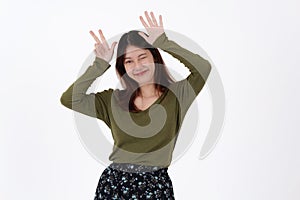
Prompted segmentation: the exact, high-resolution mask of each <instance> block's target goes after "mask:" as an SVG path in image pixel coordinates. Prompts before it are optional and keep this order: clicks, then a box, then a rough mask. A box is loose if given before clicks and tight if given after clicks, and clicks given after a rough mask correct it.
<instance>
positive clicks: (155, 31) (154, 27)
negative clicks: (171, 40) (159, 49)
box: [139, 11, 165, 44]
mask: <svg viewBox="0 0 300 200" xmlns="http://www.w3.org/2000/svg"><path fill="white" fill-rule="evenodd" d="M150 15H151V18H150V16H149V14H148V12H147V11H145V16H146V19H147V21H148V24H147V23H146V22H145V20H144V18H143V17H142V16H140V20H141V22H142V24H143V26H144V27H145V29H146V30H147V32H148V35H149V36H147V35H146V34H145V33H143V32H139V34H140V35H141V36H142V37H143V38H144V39H145V40H146V41H147V42H148V43H149V44H153V43H154V41H155V40H156V39H157V38H158V37H159V36H160V35H161V34H163V33H164V32H165V31H164V28H163V22H162V16H161V15H159V24H158V23H157V21H156V18H155V16H154V14H153V12H150Z"/></svg>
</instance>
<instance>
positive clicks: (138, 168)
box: [108, 162, 168, 173]
mask: <svg viewBox="0 0 300 200" xmlns="http://www.w3.org/2000/svg"><path fill="white" fill-rule="evenodd" d="M108 167H109V168H112V169H116V170H119V171H125V172H134V173H143V172H167V171H168V167H161V166H150V165H138V164H133V163H115V162H113V163H111V164H110V165H109V166H108Z"/></svg>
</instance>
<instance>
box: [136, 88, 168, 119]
mask: <svg viewBox="0 0 300 200" xmlns="http://www.w3.org/2000/svg"><path fill="white" fill-rule="evenodd" d="M168 90H169V89H168V88H166V90H165V91H164V92H163V93H162V94H161V95H160V96H159V97H158V98H157V99H156V100H155V101H154V102H153V103H152V104H151V105H150V106H149V107H148V108H147V109H145V110H140V111H137V112H130V113H132V114H139V113H145V112H148V111H149V110H150V109H151V107H153V106H154V105H155V104H159V103H160V102H161V101H162V99H163V98H164V96H166V94H167V92H168Z"/></svg>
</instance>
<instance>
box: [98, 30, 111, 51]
mask: <svg viewBox="0 0 300 200" xmlns="http://www.w3.org/2000/svg"><path fill="white" fill-rule="evenodd" d="M98 32H99V34H100V38H101V40H102V43H103V45H104V46H105V48H107V49H109V46H108V44H107V41H106V39H105V37H104V35H103V32H102V30H101V29H99V31H98Z"/></svg>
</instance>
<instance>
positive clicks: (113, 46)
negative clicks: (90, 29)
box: [111, 42, 118, 50]
mask: <svg viewBox="0 0 300 200" xmlns="http://www.w3.org/2000/svg"><path fill="white" fill-rule="evenodd" d="M117 43H118V42H114V43H112V45H111V49H112V50H114V49H115V47H116V45H117Z"/></svg>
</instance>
